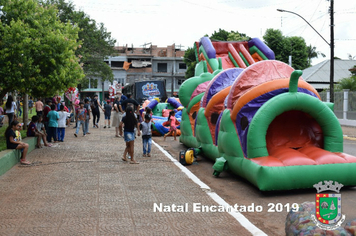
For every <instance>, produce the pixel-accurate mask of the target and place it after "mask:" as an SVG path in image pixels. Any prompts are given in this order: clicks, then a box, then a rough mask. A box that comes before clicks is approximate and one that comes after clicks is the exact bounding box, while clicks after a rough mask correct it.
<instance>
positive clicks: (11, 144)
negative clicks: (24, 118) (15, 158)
mask: <svg viewBox="0 0 356 236" xmlns="http://www.w3.org/2000/svg"><path fill="white" fill-rule="evenodd" d="M20 129H21V124H20V123H19V122H18V121H17V120H14V121H12V122H11V124H10V126H9V127H7V129H6V131H5V138H6V145H7V148H8V149H18V150H20V151H22V156H21V159H20V163H21V164H22V165H31V162H29V161H27V160H26V155H27V151H28V147H29V145H28V144H27V143H24V142H21V141H19V140H17V139H16V133H15V131H19V130H20Z"/></svg>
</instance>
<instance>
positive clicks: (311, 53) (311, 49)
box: [308, 44, 326, 67]
mask: <svg viewBox="0 0 356 236" xmlns="http://www.w3.org/2000/svg"><path fill="white" fill-rule="evenodd" d="M319 55H320V56H322V57H326V56H325V54H324V53H322V52H319V51H317V50H316V47H313V46H312V45H311V44H309V46H308V67H310V66H311V60H312V59H313V58H318V57H319Z"/></svg>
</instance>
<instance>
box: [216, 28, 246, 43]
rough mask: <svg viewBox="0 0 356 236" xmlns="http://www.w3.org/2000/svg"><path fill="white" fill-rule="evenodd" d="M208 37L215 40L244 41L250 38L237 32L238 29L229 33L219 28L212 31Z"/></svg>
mask: <svg viewBox="0 0 356 236" xmlns="http://www.w3.org/2000/svg"><path fill="white" fill-rule="evenodd" d="M210 39H211V40H215V41H244V40H250V39H251V38H250V37H248V36H246V34H242V33H239V32H238V31H236V32H235V31H231V32H230V33H229V32H227V31H226V30H223V29H219V31H218V32H216V31H214V33H213V34H212V35H211V36H210Z"/></svg>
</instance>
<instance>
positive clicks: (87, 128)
mask: <svg viewBox="0 0 356 236" xmlns="http://www.w3.org/2000/svg"><path fill="white" fill-rule="evenodd" d="M84 108H85V109H86V110H87V115H86V118H85V122H84V130H85V134H90V133H89V120H90V112H91V107H90V103H89V99H88V98H86V99H84Z"/></svg>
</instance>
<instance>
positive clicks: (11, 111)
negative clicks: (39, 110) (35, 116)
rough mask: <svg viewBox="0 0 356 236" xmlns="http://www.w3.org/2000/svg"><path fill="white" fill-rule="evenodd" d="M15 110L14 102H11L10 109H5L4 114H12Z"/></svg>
mask: <svg viewBox="0 0 356 236" xmlns="http://www.w3.org/2000/svg"><path fill="white" fill-rule="evenodd" d="M15 110H17V106H16V102H12V104H11V109H6V113H14V112H15Z"/></svg>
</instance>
